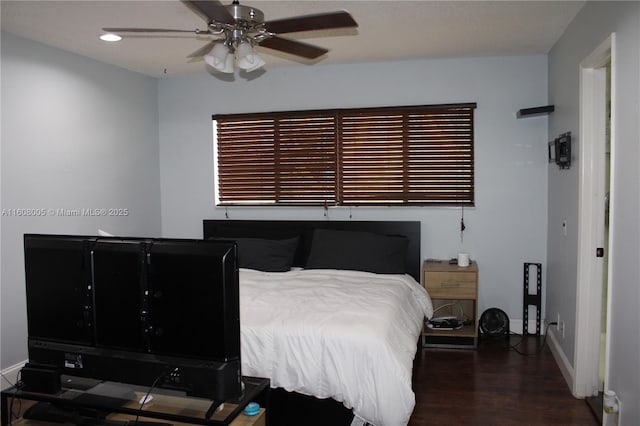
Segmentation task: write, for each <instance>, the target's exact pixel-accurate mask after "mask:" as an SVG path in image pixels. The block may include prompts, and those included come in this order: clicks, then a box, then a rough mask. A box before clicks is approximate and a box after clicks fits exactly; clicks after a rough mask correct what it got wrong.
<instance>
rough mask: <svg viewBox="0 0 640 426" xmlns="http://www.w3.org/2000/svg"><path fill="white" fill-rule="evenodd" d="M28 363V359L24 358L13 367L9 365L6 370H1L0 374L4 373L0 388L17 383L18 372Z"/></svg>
mask: <svg viewBox="0 0 640 426" xmlns="http://www.w3.org/2000/svg"><path fill="white" fill-rule="evenodd" d="M26 363H27V360H24V361H22V362H19V363H17V364H15V365H12V366H11V367H7V368H5V369H4V370H2V371H0V374H1V375H2V377H1V378H0V380H2V384H1V385H0V389H2V390H5V389H7V388H10V387H11V386H13V385H15V384H16V382H17V381H18V373H20V370H21V369H22V367H24V365H25V364H26Z"/></svg>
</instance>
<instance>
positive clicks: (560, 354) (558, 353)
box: [547, 330, 580, 398]
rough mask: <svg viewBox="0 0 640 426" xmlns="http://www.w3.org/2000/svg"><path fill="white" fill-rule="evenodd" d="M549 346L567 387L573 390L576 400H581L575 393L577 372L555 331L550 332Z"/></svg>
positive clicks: (548, 337)
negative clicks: (574, 383)
mask: <svg viewBox="0 0 640 426" xmlns="http://www.w3.org/2000/svg"><path fill="white" fill-rule="evenodd" d="M547 344H548V345H549V349H550V350H551V354H552V355H553V358H554V359H555V360H556V364H558V368H559V369H560V373H562V377H564V380H565V381H566V382H567V386H568V387H569V389H570V390H571V393H572V394H573V396H575V397H576V398H580V397H579V396H578V395H576V394H575V393H574V392H573V382H574V376H575V371H574V369H573V367H572V366H571V363H570V362H569V359H568V358H567V356H566V355H565V353H564V351H563V350H562V346H560V343H559V342H558V338H557V337H556V334H555V332H554V331H553V330H550V332H549V335H548V336H547Z"/></svg>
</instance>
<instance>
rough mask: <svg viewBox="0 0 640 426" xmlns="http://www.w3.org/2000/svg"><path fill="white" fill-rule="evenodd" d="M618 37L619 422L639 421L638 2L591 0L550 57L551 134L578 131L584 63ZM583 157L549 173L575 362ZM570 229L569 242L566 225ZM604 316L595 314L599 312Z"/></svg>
mask: <svg viewBox="0 0 640 426" xmlns="http://www.w3.org/2000/svg"><path fill="white" fill-rule="evenodd" d="M613 32H615V33H616V48H615V52H614V55H615V59H616V61H617V62H616V73H615V76H614V79H615V86H616V88H615V94H614V96H615V106H614V107H615V110H616V112H615V113H616V119H615V121H614V123H612V126H613V132H615V134H616V145H615V147H614V150H615V153H614V159H613V161H614V165H613V167H614V169H613V170H612V185H613V186H612V190H613V193H612V199H613V200H614V201H613V205H612V206H611V224H612V229H611V233H612V247H611V251H610V253H611V256H612V258H611V260H610V268H611V270H612V273H611V282H610V286H611V296H612V297H611V315H612V321H611V336H610V338H611V354H610V359H609V360H608V364H609V368H610V374H611V376H610V380H609V383H608V387H609V388H611V389H613V390H615V391H616V392H617V393H618V394H619V396H620V398H621V399H622V408H623V409H622V412H621V420H622V422H621V424H622V425H635V424H637V421H638V419H640V405H638V401H640V327H638V324H640V310H639V309H638V303H640V285H639V284H638V277H639V276H640V262H639V261H638V260H639V259H640V221H639V220H638V219H639V216H638V212H639V211H640V173H639V171H638V170H639V168H638V161H639V160H640V136H639V135H640V125H639V121H640V120H639V119H640V105H639V102H640V101H639V99H640V2H587V3H586V5H585V7H584V8H583V9H582V10H581V12H580V13H579V14H578V15H577V16H576V18H575V19H574V20H573V22H572V23H571V25H570V26H569V28H568V29H567V31H566V32H565V33H564V35H563V36H562V37H561V39H560V40H559V41H558V43H557V44H556V45H555V47H554V48H553V49H552V50H551V52H550V54H549V100H550V102H551V103H553V104H555V105H556V112H555V113H554V114H553V115H552V117H551V120H550V125H549V134H550V137H551V136H553V135H557V134H559V133H562V132H566V131H571V132H572V133H573V134H574V135H575V141H574V143H573V145H572V149H573V148H577V146H578V142H577V141H578V140H579V138H580V134H579V64H580V62H581V61H582V60H583V59H585V58H586V57H587V56H588V55H589V54H590V53H591V52H592V51H594V50H595V49H596V48H597V47H598V46H599V45H600V44H601V43H602V42H604V41H605V40H606V39H607V38H608V37H609V36H610V34H611V33H613ZM579 156H580V153H579V152H575V153H574V156H573V157H574V161H575V162H576V166H575V167H572V168H571V169H570V170H564V171H560V170H558V169H557V168H555V167H551V168H550V169H549V228H548V253H547V254H548V261H547V263H548V264H549V269H548V274H547V282H548V286H547V287H548V292H547V312H548V314H549V317H550V318H555V316H556V315H557V313H560V315H561V317H562V318H564V319H565V321H566V324H565V327H566V328H565V339H564V340H560V343H561V347H562V350H563V351H564V353H565V355H566V357H567V359H568V360H570V361H571V362H573V357H574V346H575V339H574V336H575V312H576V306H575V302H576V288H577V245H578V234H577V230H578V226H577V225H578V213H579V212H578V190H579V167H577V161H579ZM564 218H566V219H567V220H568V222H569V224H570V226H569V227H568V235H567V237H562V234H561V232H560V226H561V222H562V220H563V219H564ZM598 314H599V313H594V315H598Z"/></svg>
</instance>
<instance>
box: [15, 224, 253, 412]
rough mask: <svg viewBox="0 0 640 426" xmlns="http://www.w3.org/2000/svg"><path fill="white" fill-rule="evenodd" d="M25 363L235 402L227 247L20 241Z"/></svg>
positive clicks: (232, 253) (232, 258)
mask: <svg viewBox="0 0 640 426" xmlns="http://www.w3.org/2000/svg"><path fill="white" fill-rule="evenodd" d="M24 254H25V273H26V296H27V323H28V349H29V365H30V366H36V367H38V366H41V367H42V368H48V369H54V370H55V371H57V372H59V373H60V374H66V375H71V376H79V377H86V378H93V379H99V380H108V381H116V382H122V383H130V384H135V385H142V386H151V385H154V386H157V387H161V388H168V389H174V390H180V391H184V392H185V393H186V394H187V395H190V396H196V397H202V398H208V399H211V400H214V401H224V400H229V399H233V398H236V397H238V396H240V395H241V393H242V390H241V371H240V307H239V294H238V266H237V247H236V244H235V243H234V242H233V241H217V240H195V239H193V240H190V239H147V238H145V239H142V238H116V237H106V238H105V237H91V236H67V235H42V234H26V235H25V236H24Z"/></svg>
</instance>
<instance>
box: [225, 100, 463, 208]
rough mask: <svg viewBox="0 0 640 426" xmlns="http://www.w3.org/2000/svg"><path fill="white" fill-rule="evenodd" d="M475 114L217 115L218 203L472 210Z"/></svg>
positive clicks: (440, 108)
mask: <svg viewBox="0 0 640 426" xmlns="http://www.w3.org/2000/svg"><path fill="white" fill-rule="evenodd" d="M475 107H476V104H472V103H470V104H451V105H427V106H410V107H388V108H364V109H362V108H361V109H339V110H322V111H290V112H278V113H259V114H236V115H215V116H214V117H213V118H214V120H215V121H216V130H217V158H218V164H217V167H218V169H217V178H218V203H219V205H238V204H240V205H265V204H272V205H323V204H326V205H346V206H347V205H348V206H357V205H456V206H461V205H465V206H470V205H473V204H474V156H473V148H474V147H473V142H474V137H473V136H474V128H473V112H474V109H475Z"/></svg>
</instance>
